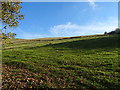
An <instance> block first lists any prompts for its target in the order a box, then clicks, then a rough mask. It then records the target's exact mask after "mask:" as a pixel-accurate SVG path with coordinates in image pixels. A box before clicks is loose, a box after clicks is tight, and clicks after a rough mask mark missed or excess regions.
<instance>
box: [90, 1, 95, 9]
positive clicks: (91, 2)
mask: <svg viewBox="0 0 120 90" xmlns="http://www.w3.org/2000/svg"><path fill="white" fill-rule="evenodd" d="M88 1H89V2H90V5H91V6H92V7H93V9H95V7H96V4H95V2H94V0H88Z"/></svg>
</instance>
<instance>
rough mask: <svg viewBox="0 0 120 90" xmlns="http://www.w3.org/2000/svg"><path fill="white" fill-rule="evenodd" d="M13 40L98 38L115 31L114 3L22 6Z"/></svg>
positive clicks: (116, 12)
mask: <svg viewBox="0 0 120 90" xmlns="http://www.w3.org/2000/svg"><path fill="white" fill-rule="evenodd" d="M21 5H22V9H21V13H22V14H24V15H25V19H24V20H21V21H20V23H19V26H18V27H17V28H16V29H14V31H13V32H15V33H16V34H17V36H16V38H24V39H32V38H44V37H68V36H81V35H93V34H102V33H104V32H105V31H107V32H109V31H111V30H114V29H115V28H116V27H118V3H117V2H96V3H94V2H71V3H70V2H23V3H22V4H21Z"/></svg>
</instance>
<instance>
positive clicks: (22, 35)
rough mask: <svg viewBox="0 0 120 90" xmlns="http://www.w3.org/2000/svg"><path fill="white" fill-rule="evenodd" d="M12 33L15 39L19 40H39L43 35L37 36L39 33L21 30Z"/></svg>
mask: <svg viewBox="0 0 120 90" xmlns="http://www.w3.org/2000/svg"><path fill="white" fill-rule="evenodd" d="M14 33H16V34H17V36H16V38H21V39H33V38H41V37H43V35H41V34H39V33H35V32H34V33H32V32H30V33H28V32H25V31H23V30H22V29H21V28H17V29H16V30H15V31H14Z"/></svg>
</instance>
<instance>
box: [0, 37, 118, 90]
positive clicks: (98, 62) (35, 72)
mask: <svg viewBox="0 0 120 90" xmlns="http://www.w3.org/2000/svg"><path fill="white" fill-rule="evenodd" d="M119 40H120V39H119V37H118V36H94V37H79V38H78V37H77V38H68V39H52V40H50V39H49V40H21V42H17V40H14V42H12V43H11V44H10V45H5V46H4V48H3V74H2V76H3V88H4V89H6V88H18V89H21V88H74V89H88V90H89V89H115V90H118V89H119V88H120V83H119V82H118V80H119V78H120V76H119V74H118V72H119V71H120V68H119V66H120V65H118V61H119V50H120V48H119Z"/></svg>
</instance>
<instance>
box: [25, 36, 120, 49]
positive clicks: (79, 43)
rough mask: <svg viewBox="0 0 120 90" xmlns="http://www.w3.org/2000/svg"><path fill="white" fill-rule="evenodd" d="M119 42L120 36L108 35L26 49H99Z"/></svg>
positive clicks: (116, 44)
mask: <svg viewBox="0 0 120 90" xmlns="http://www.w3.org/2000/svg"><path fill="white" fill-rule="evenodd" d="M119 42H120V37H118V36H110V37H102V38H101V37H100V38H94V39H85V40H76V41H71V42H63V43H57V44H51V43H50V44H47V45H44V46H37V47H30V48H26V49H38V48H41V47H53V48H61V49H62V48H69V49H87V50H90V49H99V48H100V49H101V48H110V49H112V48H113V49H114V48H118V47H119V46H120V45H119Z"/></svg>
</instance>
